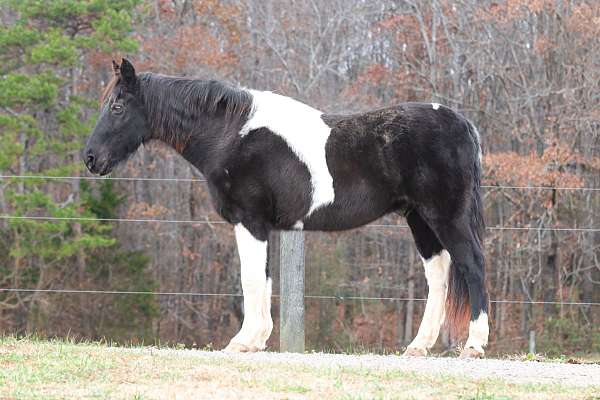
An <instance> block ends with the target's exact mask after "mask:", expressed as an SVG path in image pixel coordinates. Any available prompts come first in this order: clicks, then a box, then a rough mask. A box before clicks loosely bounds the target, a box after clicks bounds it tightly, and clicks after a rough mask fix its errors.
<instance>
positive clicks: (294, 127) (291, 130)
mask: <svg viewBox="0 0 600 400" xmlns="http://www.w3.org/2000/svg"><path fill="white" fill-rule="evenodd" d="M249 92H250V94H252V98H253V100H252V112H251V116H250V119H249V120H248V122H246V124H245V125H244V126H243V127H242V130H241V131H240V135H242V136H243V135H246V134H248V132H250V131H251V130H253V129H258V128H263V127H264V128H268V129H269V130H271V131H272V132H273V133H275V134H276V135H278V136H280V137H281V138H283V139H284V140H285V141H286V142H287V144H288V146H289V147H290V149H292V151H293V152H294V153H295V154H296V156H298V158H299V159H300V161H302V162H303V163H304V164H305V165H306V167H307V168H308V171H309V172H310V176H311V184H312V202H311V205H310V209H309V210H308V214H307V215H306V216H309V215H310V214H311V213H312V212H313V211H315V210H316V209H318V208H320V207H323V206H325V205H327V204H330V203H333V200H334V198H335V192H334V190H333V177H332V176H331V174H330V172H329V168H328V167H327V160H326V159H325V145H326V144H327V139H328V138H329V134H330V133H331V128H329V126H327V124H326V123H325V122H324V121H323V120H322V119H321V115H323V113H321V112H320V111H319V110H316V109H314V108H312V107H310V106H308V105H306V104H304V103H301V102H299V101H297V100H294V99H292V98H290V97H286V96H281V95H279V94H275V93H271V92H261V91H256V90H249Z"/></svg>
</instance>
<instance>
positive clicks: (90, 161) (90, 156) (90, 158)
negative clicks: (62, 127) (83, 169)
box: [85, 153, 96, 168]
mask: <svg viewBox="0 0 600 400" xmlns="http://www.w3.org/2000/svg"><path fill="white" fill-rule="evenodd" d="M95 163H96V158H95V157H94V155H93V154H91V153H90V154H88V155H87V158H86V160H85V165H87V167H88V168H93V167H94V164H95Z"/></svg>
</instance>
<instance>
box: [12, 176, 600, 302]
mask: <svg viewBox="0 0 600 400" xmlns="http://www.w3.org/2000/svg"><path fill="white" fill-rule="evenodd" d="M19 179H21V180H90V181H103V180H105V181H150V182H188V183H190V182H198V183H205V182H206V179H202V178H152V177H96V176H48V175H0V180H19ZM482 188H484V189H491V190H494V189H499V190H564V191H592V192H596V191H600V188H595V187H559V186H514V185H482ZM0 219H3V220H46V221H100V222H133V223H169V224H208V225H213V224H227V222H226V221H221V220H210V219H209V217H208V216H206V217H205V218H203V219H200V220H185V219H184V220H179V219H155V218H95V217H53V216H17V215H0ZM364 227H367V228H395V229H408V228H409V226H408V225H404V224H381V223H372V224H367V225H365V226H364ZM486 229H487V230H490V231H497V230H500V231H504V230H508V231H572V232H600V228H595V227H543V226H538V227H536V226H491V227H487V228H486ZM1 292H23V293H25V292H29V293H63V294H104V295H153V296H192V297H242V296H243V295H242V294H241V293H197V292H151V291H118V290H77V289H29V288H0V293H1ZM272 297H273V298H279V295H272ZM304 298H305V299H318V300H336V301H344V300H360V301H421V302H422V301H426V300H427V299H425V298H408V297H373V296H340V295H310V294H309V295H305V296H304ZM490 303H499V304H540V305H541V304H549V305H561V306H600V303H595V302H577V301H531V300H518V299H495V300H490Z"/></svg>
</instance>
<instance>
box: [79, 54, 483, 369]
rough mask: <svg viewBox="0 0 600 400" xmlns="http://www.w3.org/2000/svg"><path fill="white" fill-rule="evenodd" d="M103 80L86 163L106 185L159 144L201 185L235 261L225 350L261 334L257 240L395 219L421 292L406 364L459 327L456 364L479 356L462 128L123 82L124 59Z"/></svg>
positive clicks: (216, 87)
mask: <svg viewBox="0 0 600 400" xmlns="http://www.w3.org/2000/svg"><path fill="white" fill-rule="evenodd" d="M113 68H114V71H115V76H114V78H113V80H112V81H111V83H110V84H109V85H108V87H107V88H106V90H105V92H104V94H103V96H102V110H101V114H100V117H99V119H98V122H97V124H96V127H95V128H94V131H93V133H92V135H91V137H90V138H89V140H88V143H87V146H86V150H85V153H84V159H85V164H86V166H87V167H88V169H89V170H90V171H91V172H92V173H95V174H100V175H105V174H108V173H110V172H111V171H112V169H113V167H114V166H115V165H117V164H118V163H119V162H121V161H123V160H125V159H126V158H127V157H128V156H129V155H130V154H133V153H134V152H135V151H136V150H137V148H138V147H139V146H140V144H142V143H144V142H147V141H150V140H160V141H163V142H165V143H167V144H168V145H170V146H172V147H173V148H174V149H175V150H176V151H177V152H179V153H180V154H181V155H182V156H183V157H184V158H185V159H186V160H187V161H189V162H190V163H191V164H192V165H194V166H195V167H196V168H197V169H198V170H200V171H201V172H202V174H203V175H204V176H205V177H206V179H207V182H208V187H209V190H210V193H211V196H212V200H213V204H214V207H215V209H216V210H217V212H218V213H219V214H220V215H221V217H223V218H224V219H225V220H226V221H228V222H229V223H231V224H233V225H234V226H235V237H236V242H237V247H238V251H239V255H240V260H241V280H242V290H243V294H244V321H243V323H242V327H241V330H240V331H239V333H238V334H237V335H236V336H235V337H234V338H233V339H231V342H230V343H229V345H228V346H227V347H226V349H225V350H226V351H232V352H245V351H259V350H263V349H265V344H266V341H267V339H268V338H269V336H270V334H271V330H272V327H273V322H272V320H271V313H270V306H271V302H270V300H271V279H270V277H269V270H268V265H267V239H268V237H269V232H270V231H272V230H310V231H315V230H318V231H337V230H345V229H352V228H357V227H360V226H362V225H364V224H367V223H369V222H371V221H373V220H375V219H377V218H379V217H381V216H383V215H385V214H388V213H391V212H395V213H401V214H403V215H404V216H405V217H406V220H407V223H408V225H409V227H410V229H411V232H412V234H413V237H414V240H415V243H416V246H417V249H418V251H419V253H420V255H421V258H422V260H423V265H424V267H425V268H424V269H425V276H426V278H427V284H428V286H429V292H428V295H427V304H426V306H425V313H424V316H423V320H422V322H421V325H420V327H419V331H418V333H417V336H416V338H415V339H414V340H413V341H412V343H411V344H410V345H409V346H408V348H407V350H406V352H405V354H406V355H418V356H424V355H426V354H427V351H428V349H429V348H431V347H432V346H433V345H434V344H435V342H436V340H437V337H438V334H439V330H440V326H441V324H442V323H443V322H444V320H445V321H446V322H447V323H448V324H449V325H450V327H451V328H452V327H454V328H456V327H459V326H466V324H467V322H468V321H469V320H470V323H469V336H468V339H467V342H466V343H465V346H464V349H463V351H462V353H461V357H480V356H482V355H483V353H484V347H485V346H486V344H487V340H488V334H489V327H488V316H487V309H488V300H487V293H486V289H485V282H484V280H485V276H484V256H483V250H482V234H483V229H484V224H483V217H482V204H481V196H480V176H481V147H480V143H479V135H478V132H477V130H476V129H475V127H474V126H473V125H472V124H471V123H470V122H469V121H468V120H467V119H465V118H464V117H462V116H461V115H459V114H457V113H456V112H454V111H452V110H451V109H449V108H447V107H444V106H442V105H440V104H437V103H405V104H400V105H397V106H394V107H389V108H384V109H380V110H375V111H370V112H366V113H363V114H354V115H328V114H323V113H322V112H320V111H318V110H316V109H314V108H312V107H309V106H308V105H306V104H303V103H301V102H299V101H296V100H294V99H292V98H289V97H285V96H282V95H279V94H275V93H272V92H262V91H256V90H247V89H242V88H235V87H231V86H228V85H226V84H224V83H221V82H218V81H204V80H196V79H187V78H177V77H169V76H164V75H158V74H153V73H142V74H136V72H135V70H134V67H133V65H132V64H131V63H130V62H128V61H127V60H125V59H123V61H122V63H121V65H118V64H117V63H115V62H113ZM469 318H470V319H469Z"/></svg>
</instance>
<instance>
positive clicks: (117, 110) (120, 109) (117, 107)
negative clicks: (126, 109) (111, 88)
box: [112, 103, 123, 114]
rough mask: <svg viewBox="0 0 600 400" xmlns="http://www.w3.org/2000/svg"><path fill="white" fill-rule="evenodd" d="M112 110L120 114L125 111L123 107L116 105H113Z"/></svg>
mask: <svg viewBox="0 0 600 400" xmlns="http://www.w3.org/2000/svg"><path fill="white" fill-rule="evenodd" d="M112 110H113V112H114V113H116V114H119V113H120V112H121V111H123V106H122V105H120V104H116V103H115V104H113V105H112Z"/></svg>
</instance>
